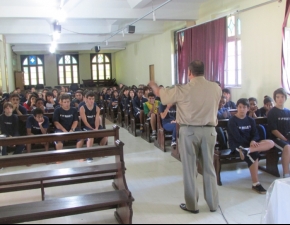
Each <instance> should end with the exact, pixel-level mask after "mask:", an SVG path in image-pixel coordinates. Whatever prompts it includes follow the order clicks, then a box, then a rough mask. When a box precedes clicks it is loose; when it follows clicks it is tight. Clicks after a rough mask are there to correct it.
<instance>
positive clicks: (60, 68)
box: [58, 66, 64, 78]
mask: <svg viewBox="0 0 290 225" xmlns="http://www.w3.org/2000/svg"><path fill="white" fill-rule="evenodd" d="M58 73H59V74H58V75H59V77H62V78H63V77H64V73H63V66H59V67H58Z"/></svg>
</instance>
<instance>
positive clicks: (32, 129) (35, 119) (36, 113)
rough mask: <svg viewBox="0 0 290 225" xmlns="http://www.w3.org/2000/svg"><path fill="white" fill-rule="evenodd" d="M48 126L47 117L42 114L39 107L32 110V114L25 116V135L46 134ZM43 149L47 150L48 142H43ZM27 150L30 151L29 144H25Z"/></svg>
mask: <svg viewBox="0 0 290 225" xmlns="http://www.w3.org/2000/svg"><path fill="white" fill-rule="evenodd" d="M48 127H49V119H48V118H47V117H46V116H44V115H43V111H42V109H41V108H36V109H34V110H33V115H32V116H30V117H28V118H27V121H26V129H27V135H41V134H46V133H47V129H48ZM43 145H44V147H45V151H48V148H49V143H43ZM26 149H27V152H28V153H29V152H30V151H31V144H27V146H26Z"/></svg>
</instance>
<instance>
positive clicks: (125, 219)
mask: <svg viewBox="0 0 290 225" xmlns="http://www.w3.org/2000/svg"><path fill="white" fill-rule="evenodd" d="M115 218H116V220H117V221H118V223H119V224H132V218H133V210H132V203H127V204H121V205H119V206H118V208H117V211H116V212H115Z"/></svg>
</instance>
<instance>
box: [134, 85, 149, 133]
mask: <svg viewBox="0 0 290 225" xmlns="http://www.w3.org/2000/svg"><path fill="white" fill-rule="evenodd" d="M147 101H148V100H147V99H145V98H143V88H140V89H138V92H137V96H136V97H135V98H134V99H133V101H132V104H133V113H134V117H135V118H136V119H137V120H140V130H141V131H143V120H144V114H143V110H144V106H143V103H145V102H147Z"/></svg>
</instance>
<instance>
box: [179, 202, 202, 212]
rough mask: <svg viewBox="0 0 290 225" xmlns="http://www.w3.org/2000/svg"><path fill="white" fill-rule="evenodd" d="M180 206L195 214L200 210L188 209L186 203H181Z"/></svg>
mask: <svg viewBox="0 0 290 225" xmlns="http://www.w3.org/2000/svg"><path fill="white" fill-rule="evenodd" d="M180 208H181V209H183V210H184V211H187V212H190V213H194V214H198V213H199V210H195V211H192V210H188V209H187V208H186V204H184V203H182V204H180Z"/></svg>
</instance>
